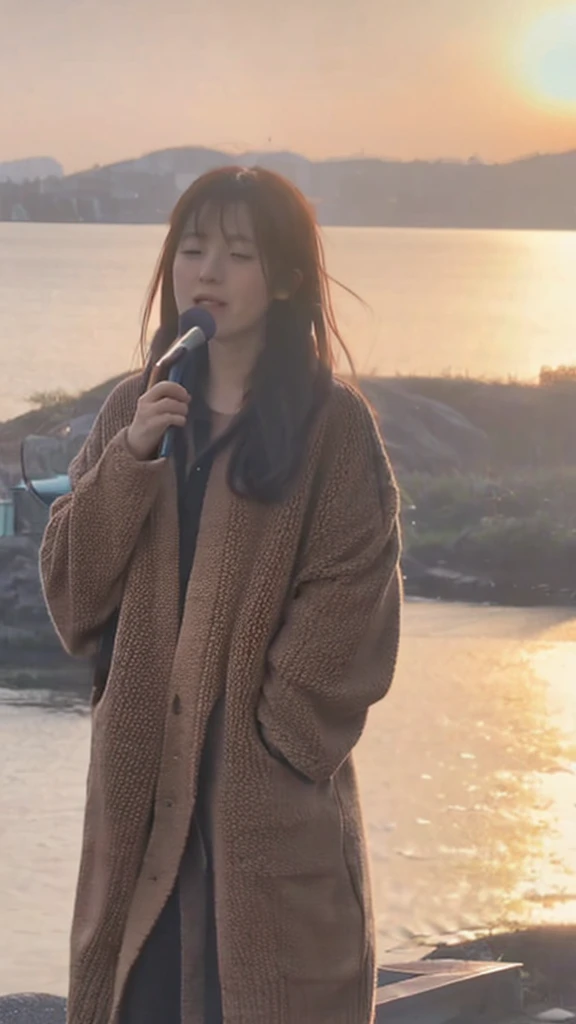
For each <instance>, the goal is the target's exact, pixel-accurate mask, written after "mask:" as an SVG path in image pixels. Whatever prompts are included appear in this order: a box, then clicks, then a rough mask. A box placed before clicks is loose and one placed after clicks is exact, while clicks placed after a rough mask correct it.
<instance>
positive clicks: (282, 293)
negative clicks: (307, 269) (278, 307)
mask: <svg viewBox="0 0 576 1024" xmlns="http://www.w3.org/2000/svg"><path fill="white" fill-rule="evenodd" d="M303 280H304V277H303V275H302V271H301V270H293V271H292V274H291V280H290V286H289V287H286V286H284V287H283V288H276V289H275V291H274V294H273V296H272V298H273V299H277V300H278V302H287V300H288V299H291V298H292V296H293V295H295V294H296V292H297V291H298V289H299V288H300V285H301V284H302V281H303Z"/></svg>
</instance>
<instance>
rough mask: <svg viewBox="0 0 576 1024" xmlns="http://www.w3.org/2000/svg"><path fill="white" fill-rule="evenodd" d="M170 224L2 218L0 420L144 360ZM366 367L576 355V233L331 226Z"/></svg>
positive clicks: (538, 360)
mask: <svg viewBox="0 0 576 1024" xmlns="http://www.w3.org/2000/svg"><path fill="white" fill-rule="evenodd" d="M163 236H164V228H163V227H161V226H158V225H156V226H154V225H152V226H149V225H148V226H146V225H144V226H143V225H125V224H120V225H95V224H0V420H3V419H8V418H9V417H10V416H14V415H17V414H18V413H19V412H23V411H26V409H28V408H29V404H28V402H27V399H28V398H29V397H30V396H31V395H33V394H34V393H37V392H46V391H54V390H56V389H59V388H60V389H63V390H65V391H68V392H72V393H75V392H77V391H79V390H81V389H83V388H87V387H92V386H93V385H95V384H98V383H100V381H102V380H103V379H105V378H106V377H112V376H114V375H116V374H120V373H123V372H124V371H125V370H127V369H129V368H130V367H131V366H135V365H136V363H135V356H136V350H137V340H138V318H139V314H140V310H141V308H142V304H143V300H144V295H145V291H146V287H147V285H148V282H149V280H150V278H151V276H152V271H153V268H154V264H155V262H156V258H157V256H158V252H159V249H160V245H161V242H162V239H163ZM324 241H325V246H326V256H327V261H328V268H329V270H330V272H331V274H333V276H334V277H336V278H337V279H338V280H339V281H341V282H342V283H343V284H345V285H347V286H348V287H349V288H352V289H353V290H354V291H355V292H356V293H357V294H358V295H360V296H361V298H362V299H363V300H364V302H365V305H362V304H360V303H359V302H358V301H357V300H356V299H354V298H352V297H351V296H349V295H347V294H346V293H345V292H344V291H342V290H340V289H338V288H335V290H334V299H335V304H336V309H337V312H338V315H339V319H340V324H341V329H342V332H343V334H344V337H345V339H346V342H347V344H348V347H349V348H350V350H351V352H352V354H353V357H354V360H355V363H356V367H357V369H358V371H359V372H360V373H363V374H369V373H377V374H395V373H406V374H429V375H436V374H442V373H445V372H452V373H465V374H469V375H470V376H482V377H499V378H507V377H508V376H510V375H511V376H516V377H520V378H532V377H535V376H537V375H538V372H539V370H540V368H541V367H542V365H544V364H547V365H552V366H558V365H563V364H566V363H571V362H572V361H573V358H574V323H575V322H576V289H575V288H574V267H575V266H576V231H571V232H570V231H568V232H560V231H558V232H553V231H453V230H437V231H428V230H404V229H401V230H391V229H387V228H328V229H326V230H325V232H324Z"/></svg>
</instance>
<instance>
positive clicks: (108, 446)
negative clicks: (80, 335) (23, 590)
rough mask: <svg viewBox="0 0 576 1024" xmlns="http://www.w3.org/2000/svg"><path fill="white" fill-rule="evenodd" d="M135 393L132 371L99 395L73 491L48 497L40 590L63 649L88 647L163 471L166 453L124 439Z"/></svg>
mask: <svg viewBox="0 0 576 1024" xmlns="http://www.w3.org/2000/svg"><path fill="white" fill-rule="evenodd" d="M138 393H139V389H138V380H137V379H134V378H130V379H129V380H127V381H124V382H122V383H121V384H119V385H118V387H117V388H115V390H114V391H113V392H112V394H111V395H110V396H109V398H108V399H107V401H106V402H105V403H104V405H103V407H102V409H101V410H100V413H99V415H98V417H97V419H96V421H95V423H94V426H93V428H92V431H91V433H90V435H89V437H88V438H87V440H86V442H85V443H84V445H83V447H82V449H81V450H80V452H79V453H78V455H77V456H76V458H75V459H74V461H73V462H72V463H71V465H70V471H69V472H70V482H71V491H70V493H69V494H66V495H64V496H63V497H61V498H58V499H57V500H56V501H55V502H54V504H53V505H52V507H51V510H50V518H49V522H48V525H47V527H46V530H45V532H44V537H43V539H42V544H41V547H40V578H41V581H42V588H43V592H44V598H45V601H46V605H47V608H48V611H49V614H50V617H51V619H52V622H53V625H54V628H55V629H56V632H57V634H58V636H59V638H60V641H61V643H62V645H63V647H64V648H65V650H66V651H67V652H68V653H69V654H73V655H80V656H85V657H87V656H90V655H91V654H92V653H93V652H94V650H95V647H96V645H97V641H98V637H99V634H100V632H101V629H102V627H103V626H104V624H105V623H106V622H107V620H108V619H109V617H110V615H111V614H112V612H113V611H114V610H115V609H116V607H117V606H118V604H119V601H120V596H121V592H122V585H123V574H124V572H125V569H126V567H127V565H128V562H129V559H130V557H131V555H132V552H133V550H134V547H135V545H136V541H137V539H138V535H139V533H140V531H141V529H142V525H143V523H144V521H145V519H146V517H147V515H148V513H149V511H150V509H151V506H152V504H153V502H154V499H155V497H156V495H157V493H158V488H159V485H160V481H161V478H162V473H163V472H164V471H165V466H164V462H165V460H154V461H152V462H141V461H139V460H137V459H136V458H135V457H134V456H133V455H132V454H131V452H130V450H129V448H128V445H127V443H126V435H127V432H128V425H129V424H130V422H131V421H132V418H133V415H134V410H135V407H136V401H137V398H138Z"/></svg>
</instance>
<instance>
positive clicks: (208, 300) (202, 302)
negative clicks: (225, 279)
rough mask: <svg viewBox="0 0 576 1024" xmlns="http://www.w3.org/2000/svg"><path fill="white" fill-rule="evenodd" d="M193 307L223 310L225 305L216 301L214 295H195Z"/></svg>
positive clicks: (218, 300)
mask: <svg viewBox="0 0 576 1024" xmlns="http://www.w3.org/2000/svg"><path fill="white" fill-rule="evenodd" d="M194 305H195V306H204V307H205V308H212V309H223V307H224V306H225V305H226V303H225V302H222V301H221V300H220V299H217V298H216V296H214V295H197V296H196V297H195V299H194Z"/></svg>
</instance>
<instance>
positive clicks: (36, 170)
mask: <svg viewBox="0 0 576 1024" xmlns="http://www.w3.org/2000/svg"><path fill="white" fill-rule="evenodd" d="M63 175H64V168H63V167H62V164H59V163H58V161H57V160H53V159H52V157H51V156H34V157H28V158H27V159H26V160H9V161H8V162H6V163H0V181H34V180H35V179H38V178H62V177H63Z"/></svg>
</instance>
